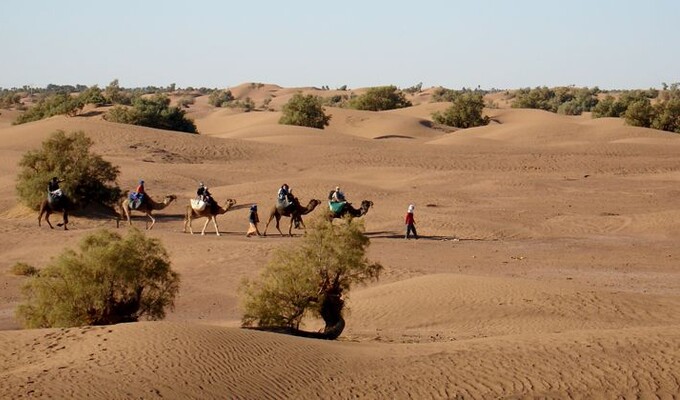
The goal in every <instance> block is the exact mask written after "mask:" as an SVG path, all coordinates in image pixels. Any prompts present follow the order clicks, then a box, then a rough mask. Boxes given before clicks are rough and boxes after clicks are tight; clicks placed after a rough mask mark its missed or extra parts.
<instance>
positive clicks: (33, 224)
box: [0, 83, 680, 399]
mask: <svg viewBox="0 0 680 400" xmlns="http://www.w3.org/2000/svg"><path fill="white" fill-rule="evenodd" d="M231 90H232V92H233V93H234V94H235V95H236V96H237V97H238V98H240V99H244V98H245V97H250V98H251V99H253V100H254V101H255V102H256V105H258V106H259V105H260V104H261V103H262V102H263V101H264V100H265V99H267V98H268V97H271V98H272V100H271V103H270V104H271V105H272V107H273V108H274V110H277V111H254V112H250V113H244V112H242V111H240V110H233V109H216V108H214V107H212V106H210V105H209V104H208V103H207V96H200V97H197V98H196V99H195V100H196V101H195V103H194V105H192V106H190V108H189V113H190V115H191V116H192V117H193V118H196V123H197V125H198V126H199V129H200V130H201V134H200V135H190V134H183V133H173V132H166V131H161V130H156V129H149V128H143V127H136V126H127V125H120V124H113V123H109V122H107V121H104V120H102V118H101V115H97V113H96V112H95V113H92V112H90V113H88V114H86V115H83V116H78V117H72V118H67V117H54V118H50V119H47V120H44V121H38V122H34V123H30V124H25V125H19V126H11V125H10V122H11V121H10V120H9V119H6V118H5V117H6V115H5V113H4V111H3V115H0V156H1V157H0V185H1V187H4V188H6V190H4V191H1V192H0V221H2V224H0V237H2V240H1V241H0V254H1V255H2V257H0V329H3V330H2V331H0V354H3V357H0V393H2V396H0V397H3V398H4V397H8V398H19V397H21V396H23V397H31V396H32V397H38V398H131V397H144V398H156V397H160V396H162V397H165V398H330V397H337V398H353V397H357V396H358V397H365V398H376V397H377V398H409V397H410V398H456V397H457V396H458V398H603V399H609V398H618V397H622V398H633V397H635V398H673V397H674V396H675V397H677V395H678V393H680V386H678V382H679V381H680V376H679V375H678V371H680V365H678V360H680V337H678V332H680V329H679V328H680V315H679V314H678V313H679V312H680V311H679V310H680V276H679V274H680V272H679V270H678V268H677V259H678V257H679V255H678V253H677V248H678V245H679V243H678V237H680V223H678V221H680V207H678V200H677V199H678V196H679V195H680V190H678V182H680V159H678V157H677V154H678V152H677V146H678V144H680V141H679V140H680V137H678V136H677V135H673V134H668V133H664V132H659V131H655V130H650V129H641V128H635V127H629V126H625V125H623V123H622V121H621V120H618V119H601V120H592V119H590V118H589V117H588V116H581V117H565V116H560V115H555V114H550V113H546V112H543V111H537V110H520V109H509V108H500V109H487V110H485V113H486V114H487V115H489V116H490V117H492V118H493V120H494V122H493V123H492V124H491V125H489V126H486V127H480V128H474V129H467V130H457V131H455V132H446V131H444V130H440V129H436V128H433V127H432V126H433V125H432V124H431V113H432V112H434V111H438V110H442V109H444V108H446V107H447V106H448V105H447V104H446V103H428V102H427V101H425V99H427V95H428V93H430V95H431V92H432V90H431V89H427V90H425V91H423V92H422V93H420V94H416V95H414V96H412V97H411V98H412V100H414V103H416V101H415V100H416V99H420V100H422V101H420V104H418V105H416V106H414V107H410V108H406V109H402V110H394V111H388V112H379V113H371V112H361V111H356V110H347V109H336V108H330V107H329V108H328V111H329V112H330V113H332V114H333V118H332V120H331V124H330V126H329V127H327V128H326V129H325V130H323V131H321V130H315V129H310V128H301V127H294V126H282V125H278V123H277V122H278V118H279V117H280V107H281V106H282V105H283V104H285V101H287V100H286V99H287V98H290V97H291V96H292V95H294V94H295V93H297V92H298V91H301V92H302V93H305V94H318V95H323V96H326V95H332V94H335V93H337V92H339V91H334V90H328V91H326V90H320V89H317V88H309V87H306V88H282V87H278V86H276V85H270V84H265V85H263V86H259V85H255V86H253V85H251V84H250V83H246V84H243V85H239V86H237V87H233V88H231ZM362 90H365V89H357V90H351V91H347V92H345V93H346V94H349V92H353V93H360V92H361V91H362ZM494 98H498V99H502V95H498V96H497V97H494ZM90 111H97V110H90ZM57 129H63V130H66V131H68V132H70V131H77V130H82V131H84V132H85V133H86V134H87V135H88V136H89V137H91V138H92V139H93V141H94V147H93V150H94V151H95V152H97V153H99V154H101V155H102V156H103V157H104V158H105V159H107V160H109V161H111V162H112V163H114V164H115V165H117V166H119V167H120V171H121V174H120V177H119V180H118V183H119V185H120V186H121V187H122V188H123V189H125V190H129V189H132V188H134V186H135V184H136V182H137V181H138V180H139V179H144V180H145V181H146V183H147V191H148V192H149V193H150V194H151V195H152V196H153V197H154V198H160V197H162V196H163V195H164V194H175V195H177V196H178V200H177V201H176V202H175V203H172V204H171V205H170V206H169V207H167V208H166V209H164V210H162V211H159V212H157V213H156V214H157V221H158V222H157V224H156V226H155V227H154V229H153V230H152V231H150V232H148V234H149V235H151V236H152V237H155V238H158V239H159V240H161V242H162V243H163V244H164V245H165V247H166V248H167V249H168V251H169V254H170V258H171V261H172V264H173V268H174V269H175V270H177V271H178V272H179V273H180V274H181V278H182V282H181V287H180V293H179V297H178V299H177V304H176V308H175V309H174V310H173V311H171V312H170V313H169V314H168V317H167V320H168V321H167V322H143V323H135V324H126V325H118V326H112V327H98V328H82V329H81V328H78V329H69V330H59V329H49V330H30V331H21V330H18V329H19V328H20V323H19V321H18V320H17V319H16V318H15V315H14V311H15V309H16V307H17V305H18V304H19V303H20V301H21V290H20V289H21V286H22V284H23V283H24V282H25V281H26V279H27V278H25V277H20V276H15V275H12V274H11V273H10V272H9V271H10V269H11V267H12V266H13V265H14V264H15V263H17V262H26V263H28V264H31V265H35V266H38V267H42V266H44V265H46V264H47V263H48V262H49V261H50V259H51V258H52V257H54V256H56V255H58V254H59V253H61V252H62V251H64V250H65V249H66V248H73V247H74V246H75V245H76V243H77V242H78V241H79V240H81V239H82V238H83V237H85V236H86V235H88V234H90V233H93V232H94V231H96V230H97V229H100V228H107V229H115V222H114V219H113V217H114V216H113V215H107V214H106V213H105V212H104V211H100V213H99V214H98V213H95V212H93V211H88V212H87V213H81V214H78V215H75V216H74V217H73V218H72V220H71V223H70V224H69V225H70V226H69V228H70V230H69V231H66V232H64V231H62V230H54V231H51V230H50V229H49V228H47V227H46V226H44V225H43V227H42V228H38V226H37V213H35V212H34V211H31V210H30V209H28V208H27V207H25V206H23V205H20V204H19V199H18V198H17V195H16V193H15V191H14V190H13V187H14V185H15V183H16V176H17V174H18V172H19V167H18V162H19V160H20V159H21V157H22V155H23V154H24V153H25V152H27V151H29V150H32V149H36V148H38V147H39V146H40V144H41V143H42V141H43V140H45V138H47V137H48V136H49V134H50V133H51V132H53V131H55V130H57ZM198 182H205V183H206V184H207V185H208V186H209V187H210V190H211V192H213V194H214V195H215V197H216V198H217V199H218V200H219V201H220V202H224V201H225V200H226V199H227V198H235V199H236V200H237V206H236V207H235V208H234V209H233V210H232V211H229V212H228V213H227V214H225V215H221V216H219V217H218V222H219V228H220V231H221V233H222V235H221V236H219V237H218V236H216V235H215V232H214V228H213V227H212V225H210V226H208V229H207V234H206V235H205V236H200V235H193V236H191V235H189V234H186V233H182V227H183V215H184V212H185V210H186V207H187V204H188V202H189V199H190V198H191V197H193V196H194V195H195V190H196V187H197V184H198ZM284 182H286V183H288V184H290V185H291V187H292V188H293V190H294V193H296V194H297V195H298V196H299V197H300V199H301V200H302V201H303V202H307V201H309V199H311V198H317V199H321V200H324V199H325V198H326V195H327V193H328V191H329V190H330V189H331V188H334V187H335V186H336V185H340V186H341V187H342V188H343V190H344V191H345V193H346V194H347V196H348V197H349V199H350V201H352V202H353V203H354V204H355V205H357V204H358V203H359V202H360V201H361V200H363V199H369V200H372V201H373V202H374V206H373V207H372V208H371V210H370V211H369V213H368V214H367V215H366V216H364V217H363V218H362V219H363V220H364V222H365V227H366V231H367V235H368V236H369V238H370V239H371V241H372V245H371V248H370V251H369V258H370V259H371V260H375V261H379V262H381V263H382V264H383V265H384V266H385V271H384V273H383V275H382V277H381V280H380V281H379V282H376V283H372V284H370V285H369V286H367V287H357V288H354V289H353V290H352V291H351V292H350V293H349V296H348V300H347V306H348V309H347V313H346V315H345V317H346V320H347V328H346V330H345V332H344V333H343V335H342V336H341V340H340V341H338V342H332V343H329V342H318V341H313V340H307V339H301V338H294V337H288V336H283V335H276V334H270V333H265V332H256V331H249V330H240V329H236V328H237V327H238V326H239V325H240V319H241V316H242V315H243V310H242V309H241V308H240V305H239V292H238V288H239V285H240V282H241V280H242V279H243V278H254V277H256V276H257V274H258V273H259V271H260V270H261V268H262V267H263V265H264V264H265V262H266V261H267V260H268V259H269V257H270V256H271V254H272V251H273V250H274V249H275V248H277V247H279V246H288V245H293V244H295V243H297V242H298V241H299V236H300V235H301V234H302V231H300V230H294V231H293V232H294V233H295V234H296V235H297V236H296V237H293V238H288V237H283V238H282V237H280V236H279V235H278V232H276V234H273V232H275V229H274V228H273V226H271V225H270V226H269V231H268V233H269V236H267V237H266V238H245V237H244V234H245V231H246V229H247V225H248V223H247V210H248V207H249V205H250V204H253V203H257V204H258V205H259V206H260V219H261V221H262V223H261V226H260V228H261V230H262V229H264V224H265V223H266V220H267V217H268V209H269V208H270V207H271V206H272V205H273V204H274V202H275V195H276V191H277V189H278V187H279V186H280V185H281V184H282V183H284ZM409 204H415V205H416V222H417V228H418V231H419V234H420V235H421V239H419V240H417V241H416V240H410V241H406V240H404V239H403V236H402V235H403V233H404V226H403V217H404V213H405V211H406V208H407V206H408V205H409ZM324 207H325V205H324V204H322V205H321V206H319V208H318V209H317V210H315V211H314V212H313V213H312V214H310V215H309V216H306V217H305V221H309V219H310V218H313V217H315V216H318V215H321V213H322V210H323V208H324ZM59 218H60V216H58V215H55V216H53V221H57V220H59ZM144 221H145V220H144V217H143V216H142V215H140V214H137V215H135V216H134V217H133V220H132V223H133V225H134V226H136V227H143V226H144ZM203 222H204V220H202V221H195V222H194V230H195V231H197V230H200V229H201V228H202V226H203ZM288 223H289V220H287V219H284V220H283V221H282V230H284V231H287V228H288ZM126 231H127V227H125V226H122V227H121V228H120V229H118V232H120V233H125V232H126ZM305 326H307V327H309V328H311V329H314V328H317V327H318V326H319V321H315V320H309V321H306V323H305Z"/></svg>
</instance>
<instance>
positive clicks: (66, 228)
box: [57, 210, 68, 231]
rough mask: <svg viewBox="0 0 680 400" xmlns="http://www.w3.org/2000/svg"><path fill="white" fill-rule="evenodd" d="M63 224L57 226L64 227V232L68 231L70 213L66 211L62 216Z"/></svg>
mask: <svg viewBox="0 0 680 400" xmlns="http://www.w3.org/2000/svg"><path fill="white" fill-rule="evenodd" d="M62 218H63V219H62V222H61V223H59V224H57V226H63V227H64V230H65V231H67V230H68V211H66V210H64V211H63V216H62Z"/></svg>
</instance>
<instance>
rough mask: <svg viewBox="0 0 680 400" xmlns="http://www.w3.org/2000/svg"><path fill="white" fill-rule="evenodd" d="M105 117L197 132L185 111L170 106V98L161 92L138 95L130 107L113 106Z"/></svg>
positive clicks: (124, 121) (142, 124)
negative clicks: (148, 96)
mask: <svg viewBox="0 0 680 400" xmlns="http://www.w3.org/2000/svg"><path fill="white" fill-rule="evenodd" d="M105 119H106V120H107V121H111V122H118V123H123V124H132V125H141V126H148V127H150V128H157V129H167V130H172V131H180V132H189V133H198V132H197V130H196V125H195V124H194V121H192V120H190V119H188V118H186V111H184V110H182V109H181V108H179V107H174V106H172V107H171V106H170V98H168V97H167V96H165V95H162V94H158V95H154V96H153V97H151V98H148V99H146V98H143V97H138V98H136V99H135V100H134V102H133V104H132V108H126V107H124V106H117V107H114V108H112V109H111V110H109V112H108V113H107V114H106V115H105Z"/></svg>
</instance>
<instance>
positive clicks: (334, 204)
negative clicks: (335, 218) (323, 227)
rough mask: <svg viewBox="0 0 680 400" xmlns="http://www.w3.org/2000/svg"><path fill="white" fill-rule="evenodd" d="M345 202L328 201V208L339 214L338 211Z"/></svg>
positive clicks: (340, 210)
mask: <svg viewBox="0 0 680 400" xmlns="http://www.w3.org/2000/svg"><path fill="white" fill-rule="evenodd" d="M346 204H347V202H346V201H329V202H328V208H330V210H331V212H332V213H334V214H340V212H342V209H343V208H345V205H346Z"/></svg>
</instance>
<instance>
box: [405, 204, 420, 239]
mask: <svg viewBox="0 0 680 400" xmlns="http://www.w3.org/2000/svg"><path fill="white" fill-rule="evenodd" d="M415 208H416V206H414V205H413V204H409V206H408V210H407V211H406V217H405V218H404V224H406V237H405V238H406V239H410V234H411V233H413V237H414V238H416V239H418V233H417V232H416V220H415V217H414V216H413V211H414V210H415Z"/></svg>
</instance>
